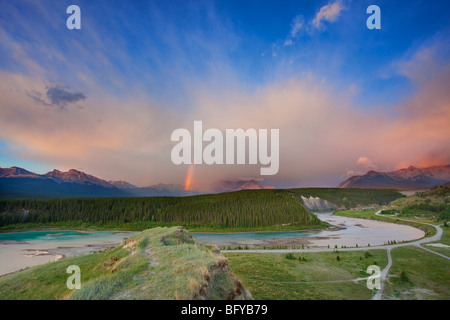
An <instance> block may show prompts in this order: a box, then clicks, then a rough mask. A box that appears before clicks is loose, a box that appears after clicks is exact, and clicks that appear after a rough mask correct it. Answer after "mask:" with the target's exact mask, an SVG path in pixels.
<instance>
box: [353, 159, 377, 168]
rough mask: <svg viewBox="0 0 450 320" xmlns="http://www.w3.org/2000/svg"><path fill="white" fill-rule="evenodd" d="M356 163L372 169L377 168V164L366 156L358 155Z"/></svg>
mask: <svg viewBox="0 0 450 320" xmlns="http://www.w3.org/2000/svg"><path fill="white" fill-rule="evenodd" d="M356 165H358V166H362V167H366V168H369V169H372V170H374V169H377V166H376V165H375V164H374V163H373V161H372V160H370V159H369V158H367V157H359V158H358V160H357V161H356Z"/></svg>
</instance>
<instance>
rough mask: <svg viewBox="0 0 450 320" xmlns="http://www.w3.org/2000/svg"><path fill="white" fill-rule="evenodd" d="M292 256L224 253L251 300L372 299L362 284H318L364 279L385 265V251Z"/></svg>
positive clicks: (363, 282)
mask: <svg viewBox="0 0 450 320" xmlns="http://www.w3.org/2000/svg"><path fill="white" fill-rule="evenodd" d="M337 255H339V257H340V261H337V259H336V257H337ZM292 256H294V257H295V259H292V258H287V257H286V254H277V253H264V254H258V253H238V252H229V253H226V257H227V258H228V260H229V262H230V266H231V268H232V269H233V272H234V273H235V274H236V275H237V276H238V277H239V278H240V279H241V281H242V282H243V283H244V285H245V286H246V287H247V288H248V289H249V290H250V291H251V292H252V295H253V297H254V298H255V299H269V300H280V299H288V300H306V299H307V300H315V299H326V300H328V299H331V300H333V299H354V300H359V299H371V297H372V293H373V292H372V291H371V290H369V289H367V287H366V281H364V280H363V281H361V282H359V283H356V284H355V283H353V282H342V283H320V282H323V281H334V280H352V279H355V278H359V277H367V276H368V274H367V273H366V272H365V271H366V270H367V267H368V266H370V265H372V264H374V262H376V263H377V264H378V266H380V268H381V269H383V268H384V267H385V266H386V264H387V255H386V251H384V250H371V251H370V255H369V256H368V257H366V256H365V254H364V251H355V252H339V253H333V252H329V253H328V252H327V253H301V254H298V253H293V254H292ZM299 257H301V258H302V261H299V259H298V258H299ZM305 260H306V261H305ZM295 282H313V283H295Z"/></svg>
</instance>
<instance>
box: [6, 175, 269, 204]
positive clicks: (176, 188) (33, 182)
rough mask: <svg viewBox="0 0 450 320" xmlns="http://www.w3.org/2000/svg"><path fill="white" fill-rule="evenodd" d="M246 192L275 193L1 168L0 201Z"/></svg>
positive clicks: (229, 184) (247, 185) (233, 185)
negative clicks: (138, 183)
mask: <svg viewBox="0 0 450 320" xmlns="http://www.w3.org/2000/svg"><path fill="white" fill-rule="evenodd" d="M244 189H274V187H269V186H266V185H264V184H263V183H261V182H258V181H255V180H239V181H220V182H218V183H216V184H214V185H211V186H208V187H207V188H206V189H205V190H197V191H194V190H184V188H183V186H182V185H178V184H157V185H152V186H148V187H137V186H135V185H133V184H131V183H129V182H126V181H122V180H121V181H106V180H103V179H100V178H98V177H95V176H93V175H89V174H86V173H84V172H82V171H78V170H75V169H71V170H69V171H67V172H62V171H59V170H56V169H55V170H53V171H50V172H48V173H46V174H36V173H34V172H31V171H28V170H25V169H23V168H19V167H11V168H0V198H3V199H7V198H67V197H156V196H176V197H182V196H190V195H196V194H203V193H219V192H230V191H237V190H244Z"/></svg>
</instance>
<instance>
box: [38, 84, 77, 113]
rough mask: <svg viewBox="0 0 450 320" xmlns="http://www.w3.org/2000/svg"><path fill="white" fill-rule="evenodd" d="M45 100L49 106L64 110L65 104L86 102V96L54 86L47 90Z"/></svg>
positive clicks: (66, 88) (63, 87)
mask: <svg viewBox="0 0 450 320" xmlns="http://www.w3.org/2000/svg"><path fill="white" fill-rule="evenodd" d="M47 98H49V99H50V101H51V104H52V105H55V106H58V107H61V108H64V107H65V106H66V105H67V104H70V103H75V102H77V101H80V100H86V96H85V95H84V94H83V93H81V92H72V91H70V89H69V88H68V87H66V86H62V85H55V86H53V87H48V88H47Z"/></svg>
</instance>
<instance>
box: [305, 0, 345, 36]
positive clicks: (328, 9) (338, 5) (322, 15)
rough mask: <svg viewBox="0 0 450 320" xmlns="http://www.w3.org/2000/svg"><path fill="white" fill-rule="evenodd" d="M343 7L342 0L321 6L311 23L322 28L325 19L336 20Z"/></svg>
mask: <svg viewBox="0 0 450 320" xmlns="http://www.w3.org/2000/svg"><path fill="white" fill-rule="evenodd" d="M343 9H344V6H343V4H342V2H341V1H340V0H337V1H335V2H333V3H331V2H330V3H329V4H327V5H325V6H323V7H322V8H320V10H319V12H318V13H317V14H316V16H315V17H314V19H313V20H312V22H311V23H312V25H313V26H314V27H315V28H317V29H321V28H322V27H323V21H328V22H335V21H336V20H337V18H338V17H339V15H340V14H341V11H342V10H343Z"/></svg>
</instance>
